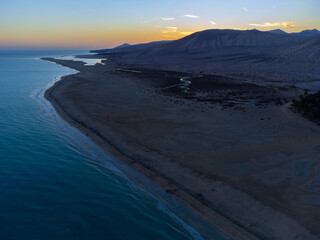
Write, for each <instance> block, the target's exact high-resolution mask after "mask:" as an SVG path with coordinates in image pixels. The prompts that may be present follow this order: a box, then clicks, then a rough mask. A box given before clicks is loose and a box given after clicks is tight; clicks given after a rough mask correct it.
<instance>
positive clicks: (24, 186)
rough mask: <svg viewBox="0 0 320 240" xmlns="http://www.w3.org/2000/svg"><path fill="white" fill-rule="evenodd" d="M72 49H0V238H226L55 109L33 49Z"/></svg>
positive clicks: (51, 68)
mask: <svg viewBox="0 0 320 240" xmlns="http://www.w3.org/2000/svg"><path fill="white" fill-rule="evenodd" d="M76 53H77V54H81V53H85V52H80V51H76V52H74V51H38V52H36V51H29V52H28V51H17V52H14V51H2V52H0V239H1V240H7V239H8V240H9V239H14V240H18V239H24V240H25V239H32V240H37V239H41V240H42V239H46V240H48V239H74V240H76V239H95V240H98V239H112V240H113V239H123V240H131V239H139V240H143V239H148V240H157V239H175V240H179V239H203V238H206V237H205V236H204V235H203V234H202V235H201V234H200V233H199V232H198V231H196V230H195V228H192V227H191V225H192V226H197V229H200V230H201V231H202V232H204V234H207V235H206V236H210V238H213V239H226V238H225V237H223V236H222V235H220V234H219V233H218V232H217V231H216V230H215V229H212V228H210V227H209V226H208V225H207V224H206V223H205V222H203V221H201V220H199V218H197V217H196V216H194V215H193V214H192V213H191V212H190V211H189V210H188V209H187V208H186V207H185V206H184V205H183V204H181V203H179V202H178V201H176V200H174V199H173V198H171V197H170V196H168V195H167V194H165V192H164V191H162V190H161V189H159V188H158V187H156V186H155V185H154V184H153V183H151V182H150V181H148V180H147V179H145V178H144V177H143V176H141V175H140V174H138V173H136V172H135V171H133V170H131V169H130V168H128V167H127V166H125V165H124V164H122V163H120V162H119V161H117V160H116V159H113V158H112V157H111V156H110V155H108V154H107V153H105V152H104V151H102V150H101V149H100V148H99V147H97V146H96V145H95V144H94V143H92V142H91V141H90V140H89V139H88V138H86V137H85V136H84V135H83V134H81V133H80V132H79V131H78V130H76V129H74V128H73V127H71V126H70V125H68V124H67V123H65V122H64V121H63V120H61V118H60V117H59V116H58V115H57V114H56V112H55V111H54V109H53V108H52V106H51V105H50V103H49V102H48V101H46V100H45V99H44V97H43V94H44V91H45V90H46V89H47V88H48V87H50V86H51V85H52V84H53V83H54V82H55V81H57V80H58V79H59V77H60V76H62V75H66V74H71V73H74V71H73V70H71V69H68V68H64V67H61V66H58V65H55V64H53V63H50V62H46V61H42V60H40V59H39V57H47V56H69V55H72V54H76ZM180 216H182V218H180ZM181 219H187V220H185V221H183V220H181ZM187 222H188V223H187ZM201 231H200V232H201Z"/></svg>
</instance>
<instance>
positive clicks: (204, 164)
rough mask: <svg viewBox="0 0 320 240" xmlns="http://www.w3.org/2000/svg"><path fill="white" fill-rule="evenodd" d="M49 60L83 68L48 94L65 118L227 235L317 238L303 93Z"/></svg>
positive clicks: (317, 136) (316, 165)
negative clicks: (293, 107)
mask: <svg viewBox="0 0 320 240" xmlns="http://www.w3.org/2000/svg"><path fill="white" fill-rule="evenodd" d="M44 60H47V61H52V62H55V63H57V64H60V65H63V66H66V67H69V68H72V69H75V70H77V71H79V73H77V74H74V75H69V76H64V77H62V78H61V80H60V81H59V82H57V83H55V84H54V86H53V87H51V88H50V89H48V90H47V91H46V93H45V97H46V98H47V99H48V100H49V101H50V102H51V103H52V105H53V106H54V108H55V109H56V111H57V112H58V113H59V114H60V116H61V117H62V118H63V119H64V120H65V121H67V122H69V123H70V124H72V125H73V126H75V127H76V128H78V129H79V130H81V131H82V132H83V133H84V134H86V135H87V136H88V137H89V138H91V139H92V140H93V141H94V142H95V143H97V144H98V145H100V146H101V147H102V148H104V149H105V150H106V151H107V152H109V153H110V154H112V155H113V156H115V158H117V159H119V160H121V161H123V162H125V163H127V164H128V165H129V166H131V167H132V168H134V169H135V170H137V171H139V172H140V173H142V174H144V175H145V176H147V177H149V178H150V179H151V180H153V181H154V182H155V183H157V184H158V185H159V186H161V187H162V188H164V189H165V190H166V192H167V193H168V194H172V195H173V196H175V197H177V198H178V199H180V200H182V201H183V202H184V203H185V204H186V205H188V206H189V207H190V208H191V209H193V210H194V211H195V212H197V213H199V214H200V215H201V216H202V217H203V218H204V219H206V220H207V221H209V222H210V223H212V224H213V225H214V226H216V227H218V228H219V230H221V231H222V232H225V233H227V234H228V235H229V236H230V237H232V238H233V239H237V240H238V239H239V240H241V239H288V240H292V239H301V240H305V239H311V240H312V239H319V238H320V230H319V229H320V223H319V219H320V198H319V190H320V183H319V182H320V159H319V155H320V128H319V127H318V126H316V125H314V124H312V123H310V122H308V121H306V120H304V119H302V118H300V117H299V116H297V115H296V114H294V113H292V112H291V111H290V110H289V109H288V107H289V104H290V101H291V100H292V98H294V97H297V96H299V94H301V93H302V91H301V90H299V89H297V88H295V87H293V86H291V85H290V84H284V85H281V84H280V83H279V84H277V85H276V84H274V83H273V84H271V83H265V84H264V83H261V82H260V83H259V85H255V84H253V83H252V82H251V83H249V82H243V81H238V80H237V79H232V78H222V77H218V76H201V75H192V76H185V75H184V74H181V73H178V72H168V71H155V70H147V69H121V66H118V65H116V64H114V63H111V62H107V61H105V62H104V64H96V65H94V66H87V65H84V63H83V62H74V61H70V60H58V59H52V58H44ZM123 70H125V71H123ZM126 70H134V71H126ZM181 78H183V80H185V79H187V80H190V82H191V84H190V85H189V84H186V83H185V82H181ZM212 83H214V84H212ZM207 238H208V239H210V237H207Z"/></svg>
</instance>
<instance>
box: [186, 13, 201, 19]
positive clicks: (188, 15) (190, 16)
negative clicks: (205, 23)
mask: <svg viewBox="0 0 320 240" xmlns="http://www.w3.org/2000/svg"><path fill="white" fill-rule="evenodd" d="M184 16H185V17H188V18H200V17H199V16H197V15H191V14H186V15H184Z"/></svg>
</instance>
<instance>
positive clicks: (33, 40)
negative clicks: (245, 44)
mask: <svg viewBox="0 0 320 240" xmlns="http://www.w3.org/2000/svg"><path fill="white" fill-rule="evenodd" d="M319 10H320V1H316V0H294V1H281V0H268V1H253V0H243V1H242V0H229V1H226V0H224V1H223V0H216V1H205V0H198V1H182V0H178V1H169V0H162V1H157V2H154V1H147V0H136V1H128V0H120V1H102V0H94V1H82V0H79V1H75V0H65V1H61V0H57V1H50V2H49V1H40V0H30V1H21V0H11V1H9V0H4V1H2V2H1V8H0V29H1V34H0V48H1V49H14V48H44V49H45V48H65V49H66V48H69V49H70V48H72V49H95V48H106V47H113V46H116V45H119V44H122V43H125V42H126V43H130V44H134V43H141V42H150V41H158V40H173V39H178V38H181V37H184V36H186V35H188V34H191V33H193V32H195V31H201V30H205V29H212V28H216V29H241V30H246V29H252V28H256V29H259V30H262V31H267V30H272V29H278V28H279V29H282V30H284V31H287V32H299V31H301V30H304V29H314V28H316V29H320V15H319V14H318V12H319Z"/></svg>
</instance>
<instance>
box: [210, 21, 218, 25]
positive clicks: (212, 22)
mask: <svg viewBox="0 0 320 240" xmlns="http://www.w3.org/2000/svg"><path fill="white" fill-rule="evenodd" d="M209 22H210V23H211V24H212V25H216V24H217V23H216V22H214V21H209Z"/></svg>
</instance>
